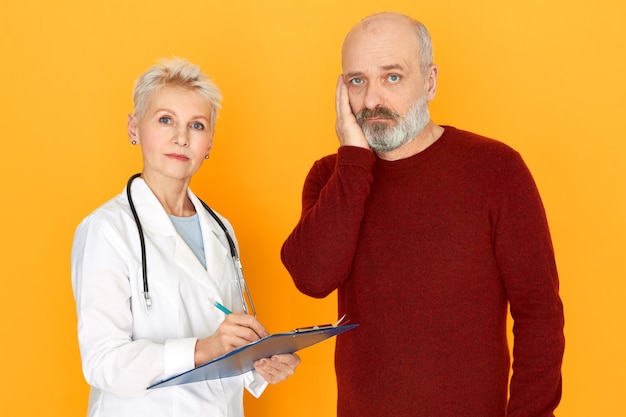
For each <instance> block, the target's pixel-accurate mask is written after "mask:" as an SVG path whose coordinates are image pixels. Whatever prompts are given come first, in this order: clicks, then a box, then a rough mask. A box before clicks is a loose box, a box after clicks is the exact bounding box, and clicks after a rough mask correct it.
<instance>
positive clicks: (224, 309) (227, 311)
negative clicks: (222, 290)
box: [209, 298, 232, 315]
mask: <svg viewBox="0 0 626 417" xmlns="http://www.w3.org/2000/svg"><path fill="white" fill-rule="evenodd" d="M209 302H210V303H211V304H213V305H214V306H215V307H216V308H217V309H218V310H220V311H221V312H222V313H224V314H227V315H228V314H231V313H232V311H230V310H229V309H228V308H226V307H224V306H223V305H222V304H221V303H219V302H218V301H216V300H214V299H213V298H209Z"/></svg>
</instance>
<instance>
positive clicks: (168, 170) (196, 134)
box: [128, 87, 213, 180]
mask: <svg viewBox="0 0 626 417" xmlns="http://www.w3.org/2000/svg"><path fill="white" fill-rule="evenodd" d="M210 117H211V106H210V105H209V104H208V103H207V102H206V101H205V100H204V99H202V98H201V97H200V96H199V95H197V94H196V93H194V92H193V91H191V90H189V89H186V88H181V87H165V88H164V89H162V90H161V91H159V92H156V93H155V94H154V95H153V96H152V97H151V100H150V102H149V104H148V107H147V109H146V112H145V114H144V116H143V118H142V119H140V120H139V119H137V118H136V117H135V116H132V115H131V116H129V121H128V136H129V138H130V140H131V141H133V140H134V141H136V142H137V144H138V145H140V146H141V150H142V155H143V163H144V167H143V171H142V172H143V175H144V176H150V177H152V178H164V177H165V178H170V179H181V180H189V179H190V178H191V176H192V175H193V174H195V173H196V171H197V170H198V169H199V168H200V166H201V165H202V162H203V161H204V160H205V156H206V155H208V154H209V152H210V151H211V147H212V146H213V132H212V131H211V129H210V124H209V121H210Z"/></svg>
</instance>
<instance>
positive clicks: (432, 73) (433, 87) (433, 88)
mask: <svg viewBox="0 0 626 417" xmlns="http://www.w3.org/2000/svg"><path fill="white" fill-rule="evenodd" d="M438 75H439V67H438V66H437V65H435V64H433V65H431V66H430V68H428V72H427V74H426V77H425V83H424V90H425V93H426V99H427V101H431V100H432V99H434V98H435V95H436V94H437V76H438Z"/></svg>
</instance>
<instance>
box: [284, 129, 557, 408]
mask: <svg viewBox="0 0 626 417" xmlns="http://www.w3.org/2000/svg"><path fill="white" fill-rule="evenodd" d="M302 201H303V210H302V217H301V219H300V221H299V223H298V225H297V226H296V228H295V229H294V231H293V232H292V234H291V235H290V236H289V238H288V239H287V241H286V242H285V243H284V245H283V248H282V260H283V262H284V264H285V266H286V267H287V269H288V270H289V272H290V273H291V275H292V277H293V280H294V282H295V284H296V286H297V287H298V288H299V289H300V291H302V292H303V293H305V294H308V295H310V296H313V297H325V296H327V295H328V294H330V293H331V292H333V291H334V290H335V289H338V290H339V292H338V298H339V315H343V314H344V313H345V314H347V318H348V319H349V320H350V322H351V323H359V324H360V326H359V327H358V328H356V329H355V330H352V331H350V332H348V333H346V334H344V335H341V336H339V337H338V339H337V347H336V355H335V356H336V357H335V367H336V372H337V384H338V416H339V417H370V416H371V417H381V416H389V417H402V416H419V417H422V416H423V417H504V416H507V415H508V417H531V416H532V417H549V416H552V415H553V410H554V409H555V408H556V406H557V405H558V403H559V400H560V397H561V370H560V369H561V361H562V356H563V349H564V337H563V308H562V304H561V300H560V298H559V295H558V277H557V271H556V266H555V262H554V255H553V250H552V244H551V240H550V234H549V230H548V224H547V222H546V218H545V213H544V209H543V206H542V203H541V199H540V197H539V194H538V192H537V189H536V186H535V183H534V181H533V179H532V177H531V175H530V173H529V171H528V169H527V167H526V166H525V164H524V162H523V161H522V159H521V157H520V156H519V154H518V153H517V152H515V151H514V150H512V149H511V148H509V147H508V146H506V145H504V144H502V143H500V142H497V141H494V140H491V139H487V138H483V137H480V136H477V135H474V134H471V133H468V132H464V131H460V130H457V129H455V128H452V127H447V126H446V127H445V132H444V134H443V136H442V137H441V138H440V139H439V140H437V141H436V142H435V143H434V144H433V145H431V146H430V147H429V148H428V149H426V150H425V151H423V152H421V153H419V154H417V155H415V156H412V157H410V158H407V159H404V160H400V161H395V162H389V161H384V160H381V159H378V158H377V157H376V156H375V155H374V154H373V153H372V152H370V151H368V150H365V149H361V148H356V147H341V148H340V149H339V151H338V154H336V155H330V156H327V157H325V158H323V159H321V160H319V161H317V162H316V163H315V165H314V166H313V168H312V169H311V171H310V172H309V175H308V177H307V179H306V182H305V185H304V191H303V198H302ZM508 303H510V308H511V314H512V317H513V319H514V335H515V336H514V352H513V358H514V361H513V371H514V372H513V375H512V379H511V386H510V400H508V401H507V397H508V394H507V388H508V383H509V350H508V346H507V339H506V333H507V332H506V317H507V305H508ZM507 413H508V414H507Z"/></svg>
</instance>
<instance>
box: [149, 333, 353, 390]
mask: <svg viewBox="0 0 626 417" xmlns="http://www.w3.org/2000/svg"><path fill="white" fill-rule="evenodd" d="M357 326H358V324H346V325H342V326H339V325H337V326H335V325H332V324H329V325H323V326H313V327H308V328H302V329H296V330H293V331H290V332H285V333H276V334H272V335H269V336H266V337H264V338H262V339H259V340H256V341H254V342H252V343H249V344H247V345H244V346H240V347H238V348H236V349H234V350H231V351H230V352H228V353H227V354H225V355H222V356H220V357H219V358H216V359H213V360H212V361H210V362H207V363H205V364H202V365H200V366H197V367H195V368H193V369H191V370H189V371H186V372H183V373H181V374H178V375H175V376H173V377H170V378H168V379H165V380H163V381H161V382H158V383H156V384H153V385H151V386H149V387H148V389H154V388H162V387H169V386H173V385H182V384H189V383H192V382H200V381H205V380H211V379H218V378H227V377H230V376H235V375H240V374H243V373H245V372H248V371H251V370H253V369H254V362H255V361H256V360H258V359H261V358H269V357H270V356H272V355H278V354H281V353H294V352H296V351H298V350H301V349H304V348H306V347H309V346H311V345H314V344H316V343H319V342H322V341H324V340H326V339H329V338H331V337H334V336H337V335H339V334H341V333H343V332H346V331H348V330H351V329H354V328H355V327H357Z"/></svg>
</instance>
